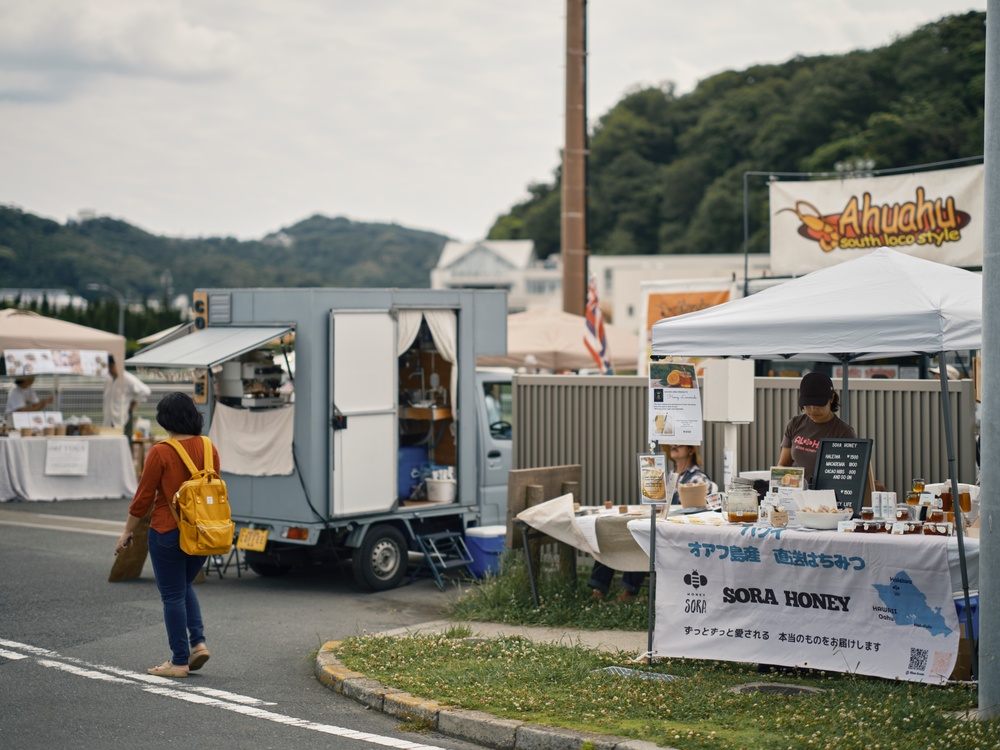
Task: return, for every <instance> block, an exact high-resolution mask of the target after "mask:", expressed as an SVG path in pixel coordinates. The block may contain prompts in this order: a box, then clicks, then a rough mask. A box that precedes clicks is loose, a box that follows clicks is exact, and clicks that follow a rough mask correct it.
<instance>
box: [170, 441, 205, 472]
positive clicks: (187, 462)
mask: <svg viewBox="0 0 1000 750" xmlns="http://www.w3.org/2000/svg"><path fill="white" fill-rule="evenodd" d="M205 440H208V438H205ZM163 442H164V443H166V444H167V445H169V446H170V447H171V448H173V449H174V450H175V451H177V453H178V455H179V456H180V457H181V460H182V461H183V462H184V465H185V466H186V467H187V470H188V471H189V472H191V476H194V475H195V474H197V473H198V468H197V467H196V466H195V465H194V461H192V460H191V456H189V455H188V452H187V451H186V450H184V446H183V445H181V444H180V442H179V441H178V440H175V439H174V438H170V439H168V440H164V441H163ZM205 462H206V466H207V467H211V465H212V453H211V449H210V450H209V451H208V453H207V454H206V457H205Z"/></svg>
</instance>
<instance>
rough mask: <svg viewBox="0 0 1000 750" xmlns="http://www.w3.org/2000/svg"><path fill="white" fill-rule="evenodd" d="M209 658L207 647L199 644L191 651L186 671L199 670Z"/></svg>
mask: <svg viewBox="0 0 1000 750" xmlns="http://www.w3.org/2000/svg"><path fill="white" fill-rule="evenodd" d="M210 656H211V654H210V653H209V651H208V646H206V645H205V644H204V643H199V644H198V645H197V646H195V647H194V648H193V649H192V650H191V658H190V659H188V669H190V670H191V671H192V672H193V671H195V670H196V669H201V668H202V667H204V666H205V662H206V661H208V659H209V657H210Z"/></svg>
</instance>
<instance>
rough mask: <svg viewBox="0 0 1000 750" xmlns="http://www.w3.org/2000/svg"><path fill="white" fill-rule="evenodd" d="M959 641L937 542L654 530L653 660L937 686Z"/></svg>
mask: <svg viewBox="0 0 1000 750" xmlns="http://www.w3.org/2000/svg"><path fill="white" fill-rule="evenodd" d="M959 638H960V635H959V630H958V616H957V614H956V612H955V605H954V602H953V600H952V586H951V574H950V571H949V568H948V554H947V539H946V538H944V537H925V536H923V535H913V536H891V535H888V534H848V533H837V532H825V533H818V532H802V531H796V530H794V529H773V528H762V527H757V526H728V525H725V526H709V525H701V524H694V523H691V524H657V535H656V629H655V631H654V634H653V652H654V655H655V656H661V657H671V656H677V657H685V658H694V659H721V660H724V661H737V662H758V663H763V664H777V665H784V666H788V667H802V668H810V669H821V670H830V671H836V672H853V673H856V674H865V675H872V676H875V677H884V678H888V679H894V680H907V681H910V682H927V683H934V684H942V683H944V682H946V681H947V680H948V678H949V676H950V675H951V672H952V669H953V668H954V666H955V661H956V658H957V656H958V646H959Z"/></svg>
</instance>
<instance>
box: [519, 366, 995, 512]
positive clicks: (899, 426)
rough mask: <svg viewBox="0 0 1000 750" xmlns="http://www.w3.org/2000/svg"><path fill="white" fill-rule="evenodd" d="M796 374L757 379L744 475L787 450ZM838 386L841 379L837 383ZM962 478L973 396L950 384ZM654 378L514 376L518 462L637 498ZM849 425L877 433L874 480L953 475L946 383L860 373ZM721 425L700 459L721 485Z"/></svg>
mask: <svg viewBox="0 0 1000 750" xmlns="http://www.w3.org/2000/svg"><path fill="white" fill-rule="evenodd" d="M798 383H799V381H798V379H797V378H756V379H755V398H756V401H755V419H754V421H753V422H752V423H751V424H748V425H741V426H740V427H739V428H738V430H737V434H738V437H737V458H736V465H737V469H738V470H739V471H746V470H762V469H767V468H769V467H771V466H772V465H774V464H775V463H776V462H777V460H778V456H779V454H780V444H781V436H782V433H783V432H784V428H785V424H786V423H787V422H788V420H789V419H791V418H792V417H793V416H794V415H795V414H796V413H797V412H798ZM836 385H837V387H838V390H839V386H840V383H839V381H837V383H836ZM948 388H949V400H950V404H951V412H952V425H953V429H954V434H955V443H956V458H957V467H958V472H957V473H958V480H959V481H960V482H968V483H974V482H975V480H976V451H975V437H976V424H975V393H974V391H973V383H972V381H970V380H961V381H949V383H948ZM647 391H648V380H647V379H646V378H644V377H637V376H610V377H600V376H597V377H594V376H589V377H587V376H573V375H518V376H515V378H514V425H515V428H514V446H513V448H514V468H516V469H527V468H537V467H543V466H556V465H562V464H575V463H579V464H581V465H582V466H583V479H582V483H581V491H580V494H581V498H582V502H584V503H602V502H604V501H606V500H611V501H612V502H615V503H636V502H638V470H637V467H636V458H635V456H636V453H641V452H646V451H647V450H648V443H647V427H646V413H647V403H648V396H647ZM848 421H849V422H850V423H851V425H853V426H854V429H855V430H857V432H858V437H862V438H872V439H873V440H874V447H873V451H872V463H873V465H874V470H875V476H876V478H877V479H880V480H881V481H883V482H884V483H885V484H886V487H887V488H888V489H889V490H894V491H896V492H898V493H902V492H906V491H907V490H908V489H909V486H910V480H911V479H912V478H913V477H914V476H920V477H923V478H924V479H926V480H927V481H928V482H943V481H944V480H945V479H947V478H949V477H948V463H947V453H946V449H945V431H944V419H943V416H942V413H941V385H940V383H939V382H938V381H937V380H877V379H876V380H872V379H856V380H853V381H851V383H850V415H849V419H848ZM723 429H724V425H722V424H716V423H705V440H704V442H703V444H702V457H703V458H704V461H705V464H706V466H705V469H706V471H707V472H708V474H709V476H710V477H712V479H715V480H716V481H718V482H720V483H721V480H722V462H723V449H724V436H723Z"/></svg>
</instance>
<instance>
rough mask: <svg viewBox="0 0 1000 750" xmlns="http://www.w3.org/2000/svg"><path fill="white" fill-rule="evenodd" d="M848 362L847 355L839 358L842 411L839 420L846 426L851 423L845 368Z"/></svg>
mask: <svg viewBox="0 0 1000 750" xmlns="http://www.w3.org/2000/svg"><path fill="white" fill-rule="evenodd" d="M850 362H851V358H850V357H849V356H848V355H846V354H843V355H841V356H840V406H841V408H842V409H843V414H842V416H841V419H843V420H844V421H845V422H847V423H848V424H850V423H851V394H850V393H849V392H848V390H847V380H848V373H847V366H848V365H849V364H850Z"/></svg>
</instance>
